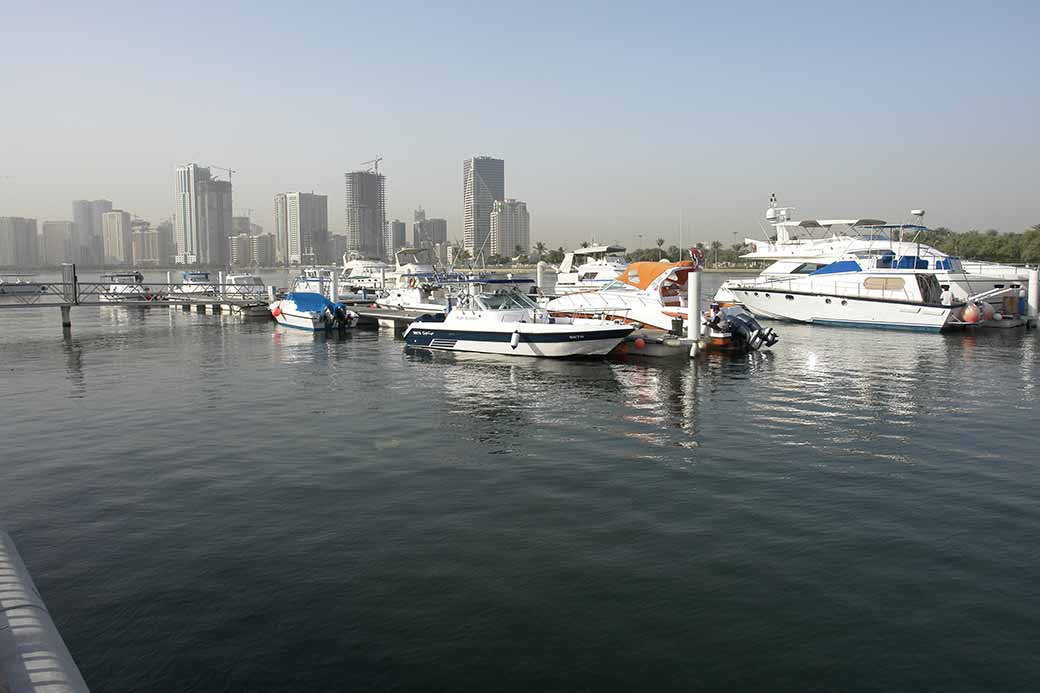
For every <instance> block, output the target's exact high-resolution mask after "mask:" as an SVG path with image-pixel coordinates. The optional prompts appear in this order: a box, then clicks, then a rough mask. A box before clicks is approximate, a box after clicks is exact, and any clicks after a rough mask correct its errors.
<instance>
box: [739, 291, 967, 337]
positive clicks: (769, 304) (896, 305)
mask: <svg viewBox="0 0 1040 693" xmlns="http://www.w3.org/2000/svg"><path fill="white" fill-rule="evenodd" d="M730 291H731V292H732V294H733V296H734V298H735V299H736V301H737V302H738V303H740V304H741V305H743V306H744V307H745V308H747V309H748V310H749V311H751V313H752V314H753V315H754V316H755V317H759V318H770V319H773V320H788V321H791V322H803V323H812V324H816V325H833V326H838V327H872V328H881V329H893V330H918V331H925V332H939V331H941V330H942V329H943V328H944V327H945V326H946V323H947V321H948V320H949V318H950V313H951V312H952V309H951V308H948V307H945V306H935V305H931V304H923V303H904V302H895V301H883V300H876V299H862V298H855V297H851V296H837V295H826V294H812V293H796V292H785V291H783V290H782V289H780V290H772V291H766V290H764V289H763V288H761V287H757V288H756V287H752V288H738V287H734V288H731V289H730Z"/></svg>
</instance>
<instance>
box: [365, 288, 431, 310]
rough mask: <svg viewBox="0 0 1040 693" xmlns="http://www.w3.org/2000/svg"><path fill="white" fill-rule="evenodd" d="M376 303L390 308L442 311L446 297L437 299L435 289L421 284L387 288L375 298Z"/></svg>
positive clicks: (381, 306)
mask: <svg viewBox="0 0 1040 693" xmlns="http://www.w3.org/2000/svg"><path fill="white" fill-rule="evenodd" d="M376 305H377V306H379V307H380V308H389V309H391V310H411V311H421V312H430V311H432V312H435V313H443V312H444V311H445V310H447V299H446V298H444V299H441V300H439V299H438V297H437V291H436V290H435V289H433V288H432V287H428V286H426V285H423V284H416V285H415V286H404V287H397V288H393V289H387V290H385V291H383V292H381V293H380V295H379V297H378V298H376Z"/></svg>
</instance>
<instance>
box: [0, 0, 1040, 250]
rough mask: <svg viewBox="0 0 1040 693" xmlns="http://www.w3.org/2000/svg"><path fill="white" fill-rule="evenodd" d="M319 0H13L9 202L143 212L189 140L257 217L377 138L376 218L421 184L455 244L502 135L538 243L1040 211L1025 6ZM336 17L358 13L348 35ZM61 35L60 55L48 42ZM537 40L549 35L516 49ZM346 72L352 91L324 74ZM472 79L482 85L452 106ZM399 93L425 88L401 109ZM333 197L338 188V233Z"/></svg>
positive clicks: (403, 212)
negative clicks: (104, 5) (468, 193)
mask: <svg viewBox="0 0 1040 693" xmlns="http://www.w3.org/2000/svg"><path fill="white" fill-rule="evenodd" d="M542 11H544V10H542V9H539V8H537V7H536V8H534V9H533V10H532V12H533V13H534V16H540V13H541V12H542ZM314 12H315V15H314V18H315V20H316V23H315V26H316V27H318V28H317V29H316V30H315V31H314V32H312V34H311V35H308V36H307V38H306V40H304V38H303V37H302V36H296V37H293V36H288V37H283V36H282V35H281V33H280V32H276V31H274V29H273V27H274V26H276V25H277V23H278V22H276V21H275V20H274V16H275V15H274V13H273V12H272V11H271V10H270V9H268V8H265V7H258V8H257V7H250V8H249V11H248V12H245V11H235V10H233V9H229V10H227V11H225V12H221V13H214V16H212V17H208V18H207V21H206V22H199V21H198V19H197V17H196V16H194V15H193V14H192V13H183V12H177V11H175V10H174V8H170V7H139V8H137V7H135V8H123V9H122V10H121V11H120V12H119V13H118V14H119V17H120V21H119V22H118V23H113V22H111V21H110V18H109V17H108V15H107V13H105V12H92V11H90V9H89V8H87V7H80V6H75V5H70V6H68V7H66V8H65V9H63V11H62V12H46V11H44V10H43V9H41V8H38V7H36V6H32V5H31V4H28V5H27V4H22V5H18V6H15V7H12V8H11V9H10V10H9V11H8V14H7V15H6V17H5V23H6V24H7V25H8V26H9V27H11V28H12V29H13V30H12V31H10V32H9V41H7V42H5V44H4V45H3V46H0V57H2V58H3V59H4V64H5V66H6V67H7V68H8V69H7V70H6V74H7V77H8V83H9V85H10V88H11V90H12V91H11V93H16V94H17V95H18V98H19V102H21V103H32V104H34V107H33V108H18V109H6V110H5V112H4V113H3V114H2V115H0V119H2V120H3V123H2V125H3V127H2V128H0V132H4V133H7V137H6V138H4V141H3V142H2V144H0V214H3V215H7V216H21V217H28V218H36V219H38V220H41V221H43V220H67V219H68V211H67V209H68V201H69V200H73V199H99V198H104V199H111V200H115V201H117V203H118V204H119V206H120V208H122V209H125V210H127V211H130V212H132V213H134V214H137V215H139V216H141V217H144V218H147V219H152V220H153V221H159V220H162V219H165V218H167V217H169V216H170V214H171V213H172V211H173V209H172V208H173V205H172V200H171V197H172V195H171V186H170V182H169V181H170V178H169V174H168V172H169V171H170V170H171V169H173V168H174V167H175V166H177V165H180V164H182V163H183V162H185V161H197V162H199V163H200V164H216V165H221V166H226V167H232V168H234V169H235V171H236V174H235V177H234V178H235V202H236V209H235V212H236V213H238V212H239V211H241V210H243V209H247V208H253V209H254V210H255V212H254V214H252V215H251V216H252V217H253V218H254V219H256V220H257V221H259V223H261V224H262V225H264V226H265V227H266V226H268V225H269V224H270V223H271V220H272V219H273V209H272V204H273V195H274V193H276V192H278V191H281V190H314V191H315V192H318V193H320V194H325V195H328V196H329V197H330V199H331V200H337V201H338V198H339V196H340V194H341V192H340V191H341V190H342V187H341V186H342V178H341V176H342V173H343V171H344V170H351V169H352V168H355V167H358V166H360V164H361V162H363V161H365V160H367V159H372V158H374V157H375V156H383V157H385V161H384V163H383V166H382V167H381V170H382V171H384V172H385V173H386V175H387V176H388V178H389V180H391V181H392V182H393V184H392V188H391V189H390V190H388V208H387V210H386V215H387V217H389V218H398V219H407V218H409V217H408V216H407V215H409V214H410V212H411V210H412V209H413V208H414V205H415V204H417V203H419V202H422V203H423V204H425V205H427V206H428V208H429V209H430V210H431V211H432V213H433V214H436V215H437V216H438V217H443V218H445V219H447V221H448V226H449V229H450V231H451V232H452V235H453V240H454V239H456V238H460V237H461V232H462V229H463V225H462V205H461V194H460V190H459V180H458V166H459V162H460V161H461V160H462V159H464V158H465V157H466V156H469V155H470V154H472V153H476V152H493V153H494V154H495V155H496V156H499V157H501V158H503V159H505V160H507V161H509V162H510V190H511V192H512V193H514V194H516V195H518V196H520V197H521V198H522V199H524V200H526V201H528V202H529V203H530V204H532V205H535V206H536V207H537V209H538V229H537V232H536V233H535V238H534V239H532V240H541V241H544V242H547V243H549V244H550V245H553V246H558V245H563V246H565V247H569V246H573V245H576V244H577V243H578V242H580V241H582V240H588V239H590V238H591V237H593V236H595V237H596V239H597V240H604V241H619V242H622V243H624V244H626V245H632V244H633V243H635V241H636V238H637V234H640V233H641V234H643V235H644V237H657V236H662V237H666V238H668V239H669V240H671V239H673V238H674V239H676V241H677V230H678V222H679V216H680V212H683V213H684V216H685V219H686V223H687V228H686V234H685V235H686V237H687V238H689V239H693V240H702V241H704V240H710V239H713V238H718V239H722V240H724V241H728V240H729V239H730V238H731V237H732V235H733V233H734V232H736V233H737V235H738V237H743V236H750V237H755V238H760V237H761V236H762V228H761V226H760V221H761V217H762V211H763V210H764V208H765V206H766V203H767V201H768V197H769V195H770V194H771V193H773V192H776V193H777V194H778V195H779V196H780V197H781V199H782V200H784V201H785V202H786V203H788V204H792V205H795V206H797V207H798V213H799V214H800V215H803V216H807V217H843V216H859V215H862V216H871V217H879V218H883V219H889V220H893V221H898V220H902V219H905V218H906V217H907V212H908V211H909V210H910V209H912V208H922V207H923V208H925V209H927V210H928V211H929V216H928V218H927V220H928V222H929V223H930V224H931V225H933V226H948V227H952V228H956V229H961V230H964V229H970V228H979V229H986V228H997V229H999V230H1001V231H1008V232H1012V231H1021V230H1023V229H1024V228H1026V227H1027V226H1029V225H1032V224H1034V223H1036V222H1037V217H1038V215H1040V213H1038V203H1037V202H1036V200H1035V195H1033V194H1032V191H1031V187H1032V185H1031V183H1030V181H1031V180H1033V179H1035V164H1034V163H1032V159H1033V158H1034V157H1033V156H1031V155H1030V147H1029V146H1028V143H1029V142H1035V141H1036V140H1037V139H1038V137H1037V135H1038V127H1037V124H1036V122H1035V118H1034V117H1033V115H1032V114H1034V113H1035V112H1036V111H1037V110H1040V108H1038V106H1040V103H1038V101H1040V96H1038V94H1037V92H1036V90H1031V89H1023V88H1022V86H1023V85H1026V84H1030V83H1032V82H1033V81H1034V77H1033V75H1032V65H1034V64H1035V56H1034V55H1033V52H1032V50H1031V44H1032V37H1031V34H1030V33H1029V30H1028V27H1030V26H1032V25H1035V23H1036V20H1037V19H1038V18H1040V8H1038V6H1037V5H1036V4H1035V3H1015V4H1014V6H1013V8H1010V9H1008V10H1007V11H1001V12H990V11H987V9H986V8H985V7H982V6H977V5H972V4H966V3H965V4H958V5H957V6H956V7H955V8H952V9H950V10H949V11H948V12H943V13H940V14H939V15H938V16H937V14H936V13H935V12H933V11H931V10H930V9H929V8H927V7H925V6H920V7H917V6H905V5H899V4H892V5H887V4H885V3H880V4H872V5H870V6H869V7H867V6H863V7H861V6H858V5H848V6H841V7H830V6H825V5H817V4H795V5H785V6H784V7H783V8H782V9H781V8H778V7H774V6H770V5H766V4H762V5H760V6H756V7H755V8H753V9H752V8H744V9H741V10H740V11H737V10H736V9H725V8H702V7H694V6H690V7H686V6H672V5H669V6H667V7H665V6H653V5H650V6H647V7H646V8H645V11H641V12H638V13H631V12H628V11H625V10H623V9H622V8H615V7H609V6H603V7H597V8H596V11H595V12H589V11H581V10H579V9H578V8H576V7H564V8H559V9H558V10H557V11H554V13H553V21H552V22H551V23H548V24H546V23H543V22H536V21H532V22H528V23H522V24H519V25H509V26H505V27H502V26H499V25H498V24H497V23H495V22H492V21H491V17H480V16H470V15H466V16H463V17H461V18H460V17H456V18H455V20H454V21H450V22H449V21H447V17H448V16H453V15H451V14H450V13H443V12H441V11H438V9H437V8H433V7H419V6H417V7H415V8H414V9H413V11H411V12H407V13H402V12H396V11H393V10H392V9H391V8H389V7H387V8H382V7H364V8H361V7H350V8H347V7H320V8H316V9H315V10H314ZM232 17H236V19H235V20H234V21H233V20H232ZM240 20H241V22H242V23H241V24H240ZM156 26H163V27H164V28H165V30H164V31H162V32H156V31H152V30H151V28H154V27H156ZM338 26H368V27H370V28H371V29H372V31H370V32H365V34H366V35H365V36H362V37H358V38H357V40H355V41H351V42H350V43H349V44H344V43H343V42H342V41H340V40H339V36H338V34H337V32H334V31H332V30H331V27H338ZM431 29H436V30H437V31H438V32H439V33H438V36H439V41H438V46H439V48H438V51H437V52H436V59H433V54H428V46H429V44H428V43H427V42H424V41H419V40H413V41H412V45H411V47H410V48H409V49H408V50H405V51H394V52H393V53H392V54H387V52H386V51H385V47H386V44H385V42H380V41H377V40H375V39H374V38H370V37H374V36H376V35H377V34H379V33H382V34H383V35H388V34H390V33H393V34H395V35H399V36H401V37H402V39H403V40H406V41H407V40H408V38H409V37H411V38H415V37H419V36H428V35H429V31H430V30H431ZM244 31H248V32H251V42H252V41H259V42H260V43H261V44H262V43H264V42H267V41H272V40H275V39H277V40H288V41H289V44H288V45H283V46H282V48H283V50H279V51H275V52H273V53H272V54H271V55H261V56H249V57H248V58H247V53H246V52H244V51H241V50H238V49H236V48H234V42H231V43H230V44H229V43H228V42H227V41H226V40H225V38H226V37H228V36H231V37H234V36H242V35H243V32H244ZM188 33H191V34H193V35H194V34H197V35H199V36H200V38H203V39H206V40H210V41H211V45H212V47H213V50H212V51H210V52H208V53H207V56H206V58H205V59H204V60H203V62H204V67H206V69H205V70H204V71H203V73H202V75H201V76H197V75H196V76H193V75H191V74H189V73H187V72H185V71H184V70H182V69H181V68H180V66H179V61H178V58H177V57H176V56H177V55H179V54H180V51H179V49H178V47H177V46H178V44H177V42H176V41H175V38H174V37H176V36H182V35H186V34H188ZM54 35H60V36H62V37H63V40H66V41H67V43H66V44H65V45H66V46H67V47H66V50H63V51H61V52H58V53H49V52H47V51H41V49H40V46H41V41H42V39H44V38H46V37H49V36H54ZM809 36H812V39H811V40H810V39H809V38H808V37H809ZM503 39H506V40H503ZM510 39H511V40H510ZM535 42H536V43H537V44H538V45H539V46H540V50H538V51H530V50H521V46H530V45H532V44H533V43H535ZM225 45H226V46H228V47H226V48H225V47H222V46H225ZM850 45H861V46H869V47H870V49H869V50H849V48H848V46H850ZM618 46H625V48H626V49H625V50H624V51H618V50H617V47H618ZM952 46H965V47H967V48H966V49H965V50H951V47H952ZM475 54H479V55H481V56H483V58H482V61H481V63H480V65H478V66H473V65H472V61H471V56H472V55H475ZM70 55H76V56H79V57H77V60H76V62H75V64H73V61H72V60H70V58H69V56H70ZM127 55H134V56H135V57H134V60H127V59H126V56H127ZM373 55H379V56H380V59H379V61H377V62H376V63H372V62H371V56H373ZM343 74H350V75H352V80H353V81H352V84H353V88H352V89H350V90H339V89H335V87H334V85H335V84H336V83H337V81H336V80H337V77H338V76H341V75H343ZM156 75H163V79H162V80H156V79H155V76H156ZM217 75H221V77H220V78H219V79H218V78H217ZM534 75H537V79H534V78H533V77H532V76H534ZM225 77H230V78H228V79H226V78H225ZM160 85H161V86H160ZM390 85H393V86H392V87H391V86H390ZM106 92H111V93H133V94H135V99H137V100H138V102H139V104H140V106H141V108H135V109H125V108H124V107H123V106H122V105H120V102H119V100H97V99H94V100H93V101H92V103H93V104H94V105H93V107H92V108H91V109H89V110H88V111H85V112H83V113H76V115H75V117H70V114H69V110H68V103H70V102H71V103H83V102H84V101H85V100H87V99H88V98H91V97H92V96H93V95H96V94H99V93H106ZM273 93H278V94H279V95H280V97H279V98H278V99H277V100H274V101H271V102H269V99H267V98H266V96H265V95H268V94H273ZM519 94H523V96H524V98H522V99H517V98H516V97H517V95H519ZM464 95H479V98H476V99H474V100H473V101H472V102H471V105H463V104H464V103H465V99H464V98H463V96H464ZM415 99H418V100H420V101H421V103H422V105H423V106H422V108H418V109H409V108H407V107H406V103H407V102H408V101H409V100H415ZM202 103H205V104H206V112H207V117H206V118H204V119H199V118H197V117H195V116H194V114H195V113H196V112H197V108H198V105H199V104H202ZM299 103H308V104H311V105H312V106H313V107H312V108H307V109H304V110H301V109H299V108H298V104H299ZM497 103H510V104H511V106H510V107H509V108H502V107H499V106H497V105H495V104H497ZM142 113H147V116H146V117H142V115H141V114H142ZM344 117H346V118H347V119H348V121H349V123H350V126H349V128H346V127H344V122H345V121H344ZM993 122H999V123H1000V127H992V125H991V123H993ZM14 133H17V135H16V136H15V135H14ZM289 134H292V136H291V137H286V135H289ZM577 201H580V203H578V204H576V202H577ZM588 209H595V210H597V214H596V215H595V216H594V217H592V216H589V215H588V214H586V213H585V210H588ZM343 214H344V210H343V209H342V205H341V204H333V206H332V209H330V219H329V223H330V226H331V229H332V230H333V231H334V232H337V233H338V232H340V230H341V229H343V228H345V219H344V218H343Z"/></svg>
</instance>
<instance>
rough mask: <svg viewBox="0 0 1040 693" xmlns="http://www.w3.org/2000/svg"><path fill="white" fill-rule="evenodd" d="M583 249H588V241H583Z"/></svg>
mask: <svg viewBox="0 0 1040 693" xmlns="http://www.w3.org/2000/svg"><path fill="white" fill-rule="evenodd" d="M581 247H582V248H588V247H589V242H588V241H582V242H581Z"/></svg>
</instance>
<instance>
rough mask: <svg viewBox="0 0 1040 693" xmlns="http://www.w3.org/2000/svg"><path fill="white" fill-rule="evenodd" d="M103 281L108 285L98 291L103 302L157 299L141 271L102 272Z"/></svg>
mask: <svg viewBox="0 0 1040 693" xmlns="http://www.w3.org/2000/svg"><path fill="white" fill-rule="evenodd" d="M101 283H102V284H107V285H108V286H107V287H105V288H104V289H102V290H101V291H100V292H99V293H98V301H101V302H102V303H116V302H118V303H149V302H151V301H154V300H155V299H156V296H155V294H153V293H152V289H151V287H148V286H145V285H144V275H143V274H141V273H140V272H112V273H110V274H102V275H101Z"/></svg>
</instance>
